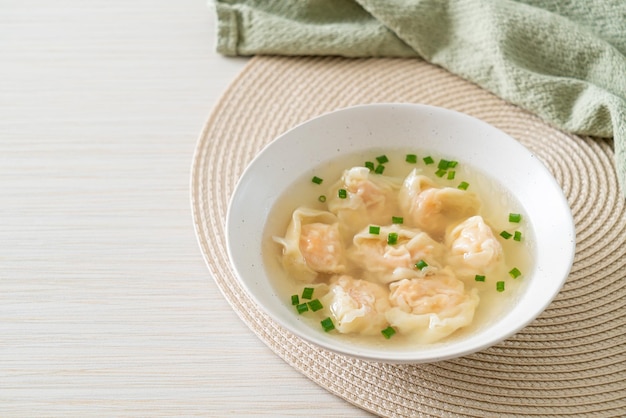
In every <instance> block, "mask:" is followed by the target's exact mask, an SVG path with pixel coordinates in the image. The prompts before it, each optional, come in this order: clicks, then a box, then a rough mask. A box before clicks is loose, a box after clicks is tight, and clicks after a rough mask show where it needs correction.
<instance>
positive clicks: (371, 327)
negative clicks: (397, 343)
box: [321, 275, 389, 335]
mask: <svg viewBox="0 0 626 418" xmlns="http://www.w3.org/2000/svg"><path fill="white" fill-rule="evenodd" d="M321 301H322V304H323V305H324V306H325V309H327V310H328V313H329V314H330V316H331V317H332V318H333V322H334V323H335V328H336V329H337V331H339V332H340V333H342V334H349V333H354V334H362V335H379V334H380V331H381V330H383V329H385V328H386V327H387V326H388V323H387V319H386V318H385V312H386V311H387V310H388V309H389V291H388V290H387V288H386V287H384V286H382V285H379V284H376V283H372V282H368V281H366V280H361V279H355V278H354V277H352V276H348V275H342V276H336V277H334V278H333V279H332V280H331V282H330V285H329V288H328V293H327V294H326V295H325V296H323V297H322V298H321Z"/></svg>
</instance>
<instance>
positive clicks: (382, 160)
mask: <svg viewBox="0 0 626 418" xmlns="http://www.w3.org/2000/svg"><path fill="white" fill-rule="evenodd" d="M376 161H378V163H379V164H385V163H388V162H389V158H387V156H386V155H381V156H379V157H376Z"/></svg>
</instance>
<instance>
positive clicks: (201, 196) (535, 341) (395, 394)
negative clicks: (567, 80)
mask: <svg viewBox="0 0 626 418" xmlns="http://www.w3.org/2000/svg"><path fill="white" fill-rule="evenodd" d="M374 102H410V103H425V104H431V105H435V106H441V107H445V108H449V109H454V110H457V111H460V112H464V113H467V114H470V115H472V116H475V117H478V118H480V119H483V120H484V121H486V122H488V123H491V124H492V125H494V126H496V127H498V128H500V129H501V130H503V131H505V132H507V133H508V134H509V135H511V136H513V137H514V138H516V139H517V140H519V141H520V142H521V143H523V144H524V145H525V146H527V147H528V148H530V149H531V150H532V151H533V152H534V153H536V155H538V156H539V158H541V160H543V161H544V162H545V164H546V165H547V166H548V167H549V168H550V170H551V171H552V173H553V174H554V176H555V177H556V179H557V180H558V182H559V183H560V184H561V185H562V187H563V190H564V191H565V194H566V196H567V198H568V201H569V203H570V205H571V207H572V212H573V214H574V219H575V222H576V233H577V251H576V258H575V263H574V266H573V269H572V272H571V275H570V277H569V278H568V280H567V283H566V285H565V287H564V289H563V290H562V291H561V293H560V294H559V295H558V297H557V298H556V300H555V301H554V302H553V303H552V305H551V306H550V307H549V308H548V310H547V311H546V312H545V313H544V314H542V315H541V316H540V317H539V318H538V319H537V320H536V321H534V322H533V323H532V324H531V325H530V326H528V327H527V328H525V329H524V330H522V331H521V332H520V333H518V334H517V335H515V336H513V337H511V338H510V339H508V340H507V341H505V342H503V343H501V344H499V345H498V346H495V347H492V348H490V349H487V350H485V351H483V352H480V353H476V354H473V355H470V356H468V357H464V358H459V359H456V360H451V361H445V362H440V363H435V364H425V365H390V364H382V363H371V362H364V361H360V360H354V359H350V358H346V357H343V356H340V355H337V354H334V353H330V352H327V351H324V350H321V349H318V348H316V347H313V346H311V345H309V344H308V343H305V342H303V341H302V340H300V339H299V338H297V337H295V336H293V335H292V334H290V333H288V332H287V331H285V330H284V329H282V328H280V327H279V326H277V325H276V324H275V323H274V322H272V321H271V320H270V319H269V318H268V317H266V316H265V315H264V314H263V313H262V312H260V311H259V310H258V309H257V308H256V305H255V304H254V303H253V302H252V300H251V299H249V297H248V295H247V294H246V292H245V291H244V290H243V288H242V287H241V286H239V284H238V282H237V280H236V278H235V276H234V274H233V272H232V270H231V268H230V265H229V261H228V256H227V253H226V249H225V236H224V222H225V217H226V211H227V205H228V201H229V198H230V195H231V193H232V191H233V188H234V186H235V184H236V182H237V180H238V178H239V176H240V175H241V173H242V172H243V170H244V168H245V167H246V165H247V164H248V163H249V162H250V161H251V160H252V158H253V157H254V156H255V155H256V153H257V152H258V151H260V150H261V148H262V147H263V146H264V145H265V144H267V143H268V142H270V141H271V140H272V139H273V138H274V137H276V136H277V135H278V134H280V133H282V132H283V131H285V130H287V129H289V128H290V127H292V126H294V125H296V124H298V123H300V122H303V121H305V120H307V119H309V118H311V117H313V116H316V115H318V114H321V113H325V112H327V111H331V110H334V109H337V108H341V107H346V106H350V105H355V104H364V103H374ZM192 170H193V171H192V185H191V188H192V190H191V198H192V207H193V212H194V220H195V224H196V232H197V235H198V239H199V242H200V246H201V250H202V252H203V254H204V257H205V260H206V262H207V265H208V267H209V270H210V272H211V274H212V276H213V278H214V279H215V281H216V283H217V285H218V286H219V288H220V289H221V290H222V292H223V294H224V296H225V297H226V299H227V300H228V302H230V304H231V305H232V307H233V309H234V310H235V311H236V312H237V314H238V315H239V316H240V317H241V319H242V320H243V321H244V322H245V323H246V324H247V325H248V326H249V327H250V329H251V330H252V331H253V332H254V333H256V334H257V335H258V336H259V338H261V340H263V341H264V342H265V343H266V344H267V345H268V346H269V347H270V348H271V349H272V350H274V351H275V352H276V354H278V355H279V356H280V357H282V358H283V359H284V360H285V361H286V362H287V363H289V364H290V365H291V366H293V367H294V368H296V369H297V370H299V371H300V372H302V373H303V374H304V375H306V376H307V377H308V378H310V379H311V380H313V381H315V382H316V383H317V384H319V385H320V386H322V387H324V388H326V389H327V390H328V391H330V392H332V393H334V394H336V395H337V396H340V397H342V398H344V399H346V400H347V401H349V402H351V403H353V404H355V405H357V406H359V407H361V408H363V409H364V410H367V411H370V412H373V413H375V414H379V415H381V416H396V417H400V416H475V417H503V416H515V417H522V416H533V417H545V416H550V417H552V416H571V417H608V416H611V417H612V416H626V319H625V318H626V315H625V314H626V212H625V207H624V203H625V201H624V198H623V196H622V195H621V194H620V192H619V189H618V184H617V178H616V175H615V169H614V165H613V151H612V148H611V143H610V141H607V140H595V139H591V138H585V137H578V136H574V135H568V134H564V133H563V132H560V131H559V130H556V129H554V128H552V127H550V126H548V125H546V124H545V123H544V122H542V121H541V120H540V119H538V118H537V117H535V116H533V115H531V114H529V113H527V112H525V111H523V110H520V109H519V108H517V107H515V106H513V105H510V104H507V103H505V102H503V101H502V100H500V99H498V98H497V97H495V96H493V95H492V94H490V93H488V92H486V91H484V90H482V89H480V88H479V87H477V86H475V85H473V84H471V83H468V82H466V81H464V80H462V79H460V78H458V77H456V76H454V75H451V74H450V73H448V72H446V71H444V70H442V69H441V68H438V67H435V66H432V65H430V64H427V63H425V62H422V61H419V60H416V59H357V60H355V59H344V58H337V57H323V58H320V57H317V58H305V57H297V58H296V57H293V58H288V57H255V58H253V59H252V60H251V61H250V63H249V64H248V65H247V66H246V68H245V69H244V70H243V72H242V73H241V74H240V75H239V76H238V78H237V79H236V80H235V81H234V82H233V83H232V84H231V86H230V87H229V89H228V90H227V91H226V92H225V94H224V95H223V97H222V99H221V100H220V102H219V103H218V104H217V106H216V107H215V108H214V110H213V113H212V115H211V116H210V118H209V120H208V121H207V123H206V126H205V128H204V130H203V132H202V134H201V136H200V138H199V142H198V144H197V149H196V153H195V157H194V161H193V169H192Z"/></svg>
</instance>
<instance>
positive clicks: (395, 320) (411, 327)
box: [385, 268, 479, 344]
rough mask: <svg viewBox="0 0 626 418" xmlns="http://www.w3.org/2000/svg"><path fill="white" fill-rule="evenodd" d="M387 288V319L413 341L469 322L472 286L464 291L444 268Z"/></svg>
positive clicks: (446, 333) (475, 302)
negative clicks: (467, 290)
mask: <svg viewBox="0 0 626 418" xmlns="http://www.w3.org/2000/svg"><path fill="white" fill-rule="evenodd" d="M389 289H390V294H389V301H390V303H391V308H390V309H389V310H388V311H387V313H386V315H385V316H386V318H387V321H389V324H390V325H391V326H393V327H394V328H396V329H397V330H398V332H400V333H401V334H403V335H405V336H406V337H407V338H408V339H409V340H411V341H412V342H414V343H417V344H430V343H434V342H437V341H439V340H441V339H443V338H445V337H447V336H449V335H451V334H452V333H453V332H455V331H456V330H458V329H459V328H462V327H465V326H467V325H469V324H471V323H472V320H473V319H474V312H475V310H476V307H477V306H478V302H479V298H478V293H477V291H476V289H472V290H471V291H470V292H466V291H465V286H464V284H463V282H461V281H460V280H458V279H457V278H456V277H455V276H454V273H453V272H452V271H451V270H450V269H448V268H445V269H442V270H439V271H438V272H436V273H435V274H434V275H431V276H427V277H423V278H416V279H404V280H401V281H398V282H394V283H391V284H390V285H389Z"/></svg>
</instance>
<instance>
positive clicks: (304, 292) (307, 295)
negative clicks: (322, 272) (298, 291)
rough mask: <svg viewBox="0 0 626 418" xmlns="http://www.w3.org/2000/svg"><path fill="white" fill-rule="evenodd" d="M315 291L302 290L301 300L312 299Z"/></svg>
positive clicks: (306, 288) (311, 289) (312, 289)
mask: <svg viewBox="0 0 626 418" xmlns="http://www.w3.org/2000/svg"><path fill="white" fill-rule="evenodd" d="M314 291H315V289H314V288H312V287H305V288H304V289H302V299H311V298H313V292H314Z"/></svg>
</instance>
